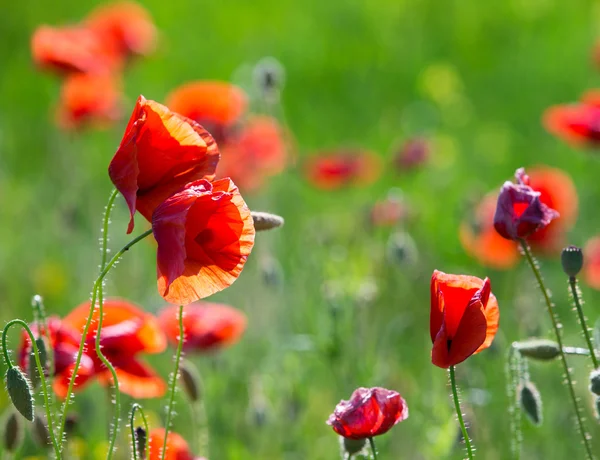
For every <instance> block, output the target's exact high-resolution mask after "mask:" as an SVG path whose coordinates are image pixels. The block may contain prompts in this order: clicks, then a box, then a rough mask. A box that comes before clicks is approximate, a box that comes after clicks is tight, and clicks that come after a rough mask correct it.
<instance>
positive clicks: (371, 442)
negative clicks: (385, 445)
mask: <svg viewBox="0 0 600 460" xmlns="http://www.w3.org/2000/svg"><path fill="white" fill-rule="evenodd" d="M369 445H370V446H371V452H373V460H377V449H375V441H374V440H373V438H372V437H371V438H369Z"/></svg>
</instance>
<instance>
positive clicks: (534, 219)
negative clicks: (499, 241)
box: [494, 168, 559, 241]
mask: <svg viewBox="0 0 600 460" xmlns="http://www.w3.org/2000/svg"><path fill="white" fill-rule="evenodd" d="M515 178H516V180H517V183H516V184H514V183H512V182H508V181H507V182H505V183H504V185H503V186H502V188H501V189H500V194H499V195H498V205H497V206H496V213H495V214H494V228H495V229H496V231H497V232H498V233H499V234H500V235H501V236H502V237H504V238H506V239H509V240H514V241H516V240H520V239H523V238H526V237H528V236H530V235H531V234H532V233H534V232H536V231H538V230H541V229H542V228H544V227H546V226H547V225H548V224H549V223H550V222H551V221H552V220H553V219H556V218H557V217H558V216H559V214H558V212H556V211H555V210H554V209H551V208H549V207H548V206H546V205H545V204H544V203H542V201H541V200H540V195H541V193H540V192H536V191H535V190H533V189H532V188H531V187H530V186H529V185H527V184H528V183H529V177H528V176H527V175H526V174H525V170H524V169H523V168H521V169H518V170H517V172H516V173H515Z"/></svg>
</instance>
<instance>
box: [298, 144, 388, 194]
mask: <svg viewBox="0 0 600 460" xmlns="http://www.w3.org/2000/svg"><path fill="white" fill-rule="evenodd" d="M380 170H381V161H380V159H379V157H378V156H377V155H375V154H373V153H371V152H368V151H364V150H340V151H338V152H326V153H322V154H318V155H313V156H312V157H311V158H309V159H308V160H307V161H306V164H305V175H306V178H307V179H308V180H309V181H310V183H311V184H312V185H314V186H315V187H317V188H320V189H322V190H335V189H339V188H342V187H346V186H349V185H367V184H370V183H372V182H374V181H375V180H376V179H377V177H378V176H379V173H380Z"/></svg>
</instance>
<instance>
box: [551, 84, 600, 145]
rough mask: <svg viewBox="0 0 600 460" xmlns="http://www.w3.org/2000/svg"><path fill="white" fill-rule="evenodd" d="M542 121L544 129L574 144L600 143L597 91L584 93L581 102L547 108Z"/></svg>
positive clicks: (599, 108) (599, 106) (599, 111)
mask: <svg viewBox="0 0 600 460" xmlns="http://www.w3.org/2000/svg"><path fill="white" fill-rule="evenodd" d="M542 123H543V125H544V127H545V128H546V130H547V131H548V132H549V133H551V134H554V135H555V136H557V137H559V138H561V139H563V140H564V141H566V142H568V143H570V144H572V145H574V146H588V147H596V146H598V145H599V144H600V104H599V98H598V92H597V91H590V92H587V93H585V94H584V96H583V97H582V100H581V102H578V103H574V104H564V105H556V106H553V107H550V108H548V109H547V110H546V111H545V112H544V115H543V118H542Z"/></svg>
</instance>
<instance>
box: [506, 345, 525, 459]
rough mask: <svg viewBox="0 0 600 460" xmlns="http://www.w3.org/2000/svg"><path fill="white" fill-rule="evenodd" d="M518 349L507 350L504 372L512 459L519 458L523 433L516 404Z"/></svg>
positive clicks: (519, 410)
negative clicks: (506, 381)
mask: <svg viewBox="0 0 600 460" xmlns="http://www.w3.org/2000/svg"><path fill="white" fill-rule="evenodd" d="M521 359H522V357H521V356H520V353H519V351H518V350H517V349H516V348H515V346H514V345H511V347H510V349H509V350H508V356H507V362H506V373H507V375H508V378H507V380H508V383H507V386H506V393H507V396H508V414H509V418H510V433H511V437H510V441H511V442H510V448H511V452H512V455H513V459H514V460H519V459H520V458H521V445H522V443H523V433H522V432H521V406H520V404H517V387H518V385H519V380H520V378H519V373H520V369H521V365H520V362H519V361H520V360H521Z"/></svg>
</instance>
